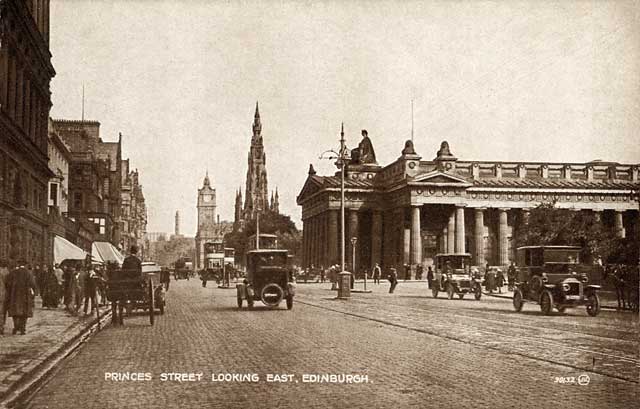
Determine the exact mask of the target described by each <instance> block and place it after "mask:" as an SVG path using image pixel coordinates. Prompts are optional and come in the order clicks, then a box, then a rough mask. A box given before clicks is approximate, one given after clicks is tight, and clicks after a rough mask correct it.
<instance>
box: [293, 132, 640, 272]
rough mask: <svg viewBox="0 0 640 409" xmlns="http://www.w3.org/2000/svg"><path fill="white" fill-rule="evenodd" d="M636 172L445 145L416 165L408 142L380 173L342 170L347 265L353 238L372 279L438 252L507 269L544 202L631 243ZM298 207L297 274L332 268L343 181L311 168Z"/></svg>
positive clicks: (358, 167) (632, 167)
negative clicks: (378, 271)
mask: <svg viewBox="0 0 640 409" xmlns="http://www.w3.org/2000/svg"><path fill="white" fill-rule="evenodd" d="M363 132H365V131H363ZM363 135H365V133H363ZM372 150H373V148H372V147H371V151H372ZM353 156H354V155H353V152H352V157H353ZM373 157H374V158H375V154H374V156H373ZM638 169H639V165H638V164H619V163H613V162H601V161H594V162H587V163H543V162H495V161H475V160H459V159H458V158H456V157H455V155H453V153H452V152H451V150H450V148H449V146H448V144H447V143H446V142H443V143H442V145H441V147H440V150H438V152H437V154H436V155H435V158H434V159H432V160H423V159H422V157H421V156H420V155H419V154H418V153H417V152H416V151H415V149H414V146H413V143H412V142H411V141H407V142H406V144H405V147H404V149H403V150H402V152H401V155H400V157H399V158H398V159H397V160H396V161H395V162H393V163H391V164H389V165H387V166H384V167H383V166H379V165H377V164H376V163H362V162H361V161H357V160H355V161H354V160H350V161H347V165H346V167H345V175H346V176H345V187H346V188H345V203H346V204H345V207H346V210H345V230H346V254H347V257H346V260H347V261H350V260H351V255H352V251H353V248H352V246H351V243H350V239H351V238H353V237H355V238H357V241H356V249H355V250H356V269H357V270H362V269H367V270H369V271H371V268H372V266H374V265H375V263H380V265H381V266H383V267H384V268H390V267H395V268H397V269H399V268H401V267H402V266H404V265H407V264H408V265H411V266H412V267H415V266H416V265H418V264H423V265H430V264H431V263H432V262H433V258H434V256H435V254H437V253H445V252H447V253H453V252H455V253H470V254H471V255H472V256H473V261H474V263H475V264H476V265H481V266H484V265H486V264H487V263H488V264H490V265H506V264H508V263H509V262H510V261H511V260H513V259H514V246H513V244H512V243H513V241H514V240H513V239H514V238H515V237H516V235H517V234H518V231H519V229H524V228H525V226H526V223H527V214H528V211H529V210H530V209H532V208H534V207H536V206H538V205H540V204H542V203H550V202H555V203H556V206H557V207H561V208H569V209H574V210H576V211H578V210H580V211H588V212H591V213H593V217H594V218H595V219H596V220H600V221H601V222H602V223H605V224H607V225H609V226H611V228H612V229H615V231H616V232H617V234H618V235H619V236H620V237H622V236H624V235H629V234H632V235H637V226H638V204H639V203H638V202H639V200H638V189H639V181H638ZM297 203H298V205H300V206H301V207H302V220H303V265H304V266H310V265H315V266H328V265H330V264H334V263H339V258H340V248H339V246H340V240H339V237H340V172H337V173H336V174H335V175H331V176H319V175H317V174H316V172H315V170H314V169H313V166H310V169H309V175H308V177H307V180H306V182H305V184H304V187H303V188H302V191H301V192H300V194H299V195H298V198H297ZM350 268H351V267H350ZM399 271H402V270H399Z"/></svg>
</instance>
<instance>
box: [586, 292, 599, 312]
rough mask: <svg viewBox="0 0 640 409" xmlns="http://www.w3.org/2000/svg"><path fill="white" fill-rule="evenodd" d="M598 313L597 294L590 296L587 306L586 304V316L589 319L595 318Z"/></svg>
mask: <svg viewBox="0 0 640 409" xmlns="http://www.w3.org/2000/svg"><path fill="white" fill-rule="evenodd" d="M599 312H600V297H598V294H591V295H590V296H589V304H587V314H589V316H591V317H595V316H596V315H598V313H599Z"/></svg>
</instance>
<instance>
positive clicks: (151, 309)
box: [147, 280, 156, 325]
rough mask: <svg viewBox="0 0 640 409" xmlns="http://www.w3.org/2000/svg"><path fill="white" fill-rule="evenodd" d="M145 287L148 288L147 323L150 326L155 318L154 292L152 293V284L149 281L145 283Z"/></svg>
mask: <svg viewBox="0 0 640 409" xmlns="http://www.w3.org/2000/svg"><path fill="white" fill-rule="evenodd" d="M147 287H148V288H149V290H148V292H149V294H148V296H149V323H150V324H151V325H153V324H154V323H155V321H156V317H155V309H154V308H155V305H156V303H155V298H156V297H155V292H154V291H153V283H152V282H151V280H149V282H148V283H147Z"/></svg>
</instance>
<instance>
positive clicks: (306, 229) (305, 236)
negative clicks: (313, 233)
mask: <svg viewBox="0 0 640 409" xmlns="http://www.w3.org/2000/svg"><path fill="white" fill-rule="evenodd" d="M308 238H309V224H308V223H307V221H306V220H302V267H303V268H305V267H307V256H308V254H309V252H308V251H307V239H308Z"/></svg>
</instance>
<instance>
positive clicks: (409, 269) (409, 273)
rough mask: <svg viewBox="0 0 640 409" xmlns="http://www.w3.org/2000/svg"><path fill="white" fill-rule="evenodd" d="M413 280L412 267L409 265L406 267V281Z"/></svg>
mask: <svg viewBox="0 0 640 409" xmlns="http://www.w3.org/2000/svg"><path fill="white" fill-rule="evenodd" d="M407 280H411V266H410V265H409V264H405V265H404V281H407Z"/></svg>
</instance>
